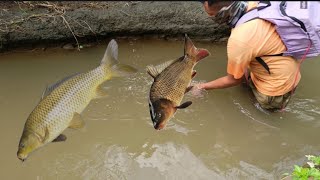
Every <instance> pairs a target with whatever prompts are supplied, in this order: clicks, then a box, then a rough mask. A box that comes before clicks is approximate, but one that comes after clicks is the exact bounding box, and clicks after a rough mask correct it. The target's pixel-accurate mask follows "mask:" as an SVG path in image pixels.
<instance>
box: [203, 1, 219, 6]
mask: <svg viewBox="0 0 320 180" xmlns="http://www.w3.org/2000/svg"><path fill="white" fill-rule="evenodd" d="M200 2H201V3H202V4H203V3H204V2H205V1H200ZM215 2H218V1H215V0H208V5H209V6H211V5H212V4H214V3H215Z"/></svg>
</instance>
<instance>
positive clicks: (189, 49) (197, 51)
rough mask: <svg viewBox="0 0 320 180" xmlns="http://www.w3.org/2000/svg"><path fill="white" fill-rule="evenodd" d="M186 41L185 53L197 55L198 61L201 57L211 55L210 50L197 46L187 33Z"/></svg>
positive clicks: (196, 59)
mask: <svg viewBox="0 0 320 180" xmlns="http://www.w3.org/2000/svg"><path fill="white" fill-rule="evenodd" d="M184 42H185V43H184V54H185V55H186V54H188V55H190V56H192V57H195V58H194V60H195V61H196V62H198V61H200V60H201V59H203V58H205V57H207V56H209V55H210V53H209V51H208V50H206V49H203V48H196V47H195V46H194V44H193V42H192V41H191V39H190V38H189V37H188V35H187V34H185V37H184Z"/></svg>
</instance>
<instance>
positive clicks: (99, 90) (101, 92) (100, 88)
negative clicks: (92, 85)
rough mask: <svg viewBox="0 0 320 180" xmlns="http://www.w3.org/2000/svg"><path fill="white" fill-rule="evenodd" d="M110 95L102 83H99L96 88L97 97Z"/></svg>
mask: <svg viewBox="0 0 320 180" xmlns="http://www.w3.org/2000/svg"><path fill="white" fill-rule="evenodd" d="M106 96H108V93H107V92H106V90H105V89H104V88H103V86H102V85H99V86H98V87H97V89H96V98H102V97H106Z"/></svg>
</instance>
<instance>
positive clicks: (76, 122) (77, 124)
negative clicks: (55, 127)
mask: <svg viewBox="0 0 320 180" xmlns="http://www.w3.org/2000/svg"><path fill="white" fill-rule="evenodd" d="M84 125H85V123H84V121H83V119H82V117H81V115H80V114H79V113H76V112H75V113H74V115H73V118H72V120H71V122H70V125H69V128H71V129H81V128H83V127H84Z"/></svg>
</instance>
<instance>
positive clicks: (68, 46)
mask: <svg viewBox="0 0 320 180" xmlns="http://www.w3.org/2000/svg"><path fill="white" fill-rule="evenodd" d="M75 48H76V46H74V45H73V44H71V43H68V44H65V45H63V46H62V49H67V50H73V49H75Z"/></svg>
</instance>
